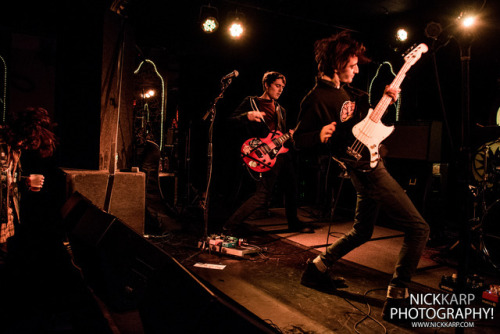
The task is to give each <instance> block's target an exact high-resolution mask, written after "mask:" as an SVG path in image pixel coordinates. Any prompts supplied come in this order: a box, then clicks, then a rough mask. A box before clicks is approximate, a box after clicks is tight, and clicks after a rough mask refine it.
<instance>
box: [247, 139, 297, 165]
mask: <svg viewBox="0 0 500 334" xmlns="http://www.w3.org/2000/svg"><path fill="white" fill-rule="evenodd" d="M291 137H292V135H291V134H290V132H288V133H285V134H283V133H281V132H280V131H273V132H271V133H269V134H268V135H267V137H265V138H250V139H248V140H246V141H245V142H244V143H243V145H242V146H241V157H242V158H243V161H244V162H245V164H246V165H247V166H248V167H249V168H250V169H251V170H253V171H255V172H259V173H261V172H267V171H269V170H271V168H273V166H274V164H275V163H276V158H277V157H278V154H281V153H286V152H288V148H286V147H284V146H283V143H284V142H286V141H287V140H288V139H290V138H291Z"/></svg>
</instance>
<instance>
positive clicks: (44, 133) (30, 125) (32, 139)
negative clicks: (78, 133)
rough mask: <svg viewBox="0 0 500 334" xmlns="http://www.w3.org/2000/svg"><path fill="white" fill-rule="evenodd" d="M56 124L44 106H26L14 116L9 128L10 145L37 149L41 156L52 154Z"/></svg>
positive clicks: (54, 144)
mask: <svg viewBox="0 0 500 334" xmlns="http://www.w3.org/2000/svg"><path fill="white" fill-rule="evenodd" d="M55 126H56V124H55V123H53V122H52V121H51V119H50V116H49V113H48V112H47V110H45V109H44V108H40V107H37V108H33V107H28V108H26V109H24V110H22V111H20V112H18V113H17V114H16V115H15V116H14V120H13V122H12V123H11V125H10V126H9V128H10V145H11V146H12V148H14V149H27V150H33V151H38V153H39V154H40V156H41V157H42V158H46V157H49V156H51V155H53V154H54V150H55V148H56V144H57V139H56V135H55V134H54V132H53V130H54V127H55Z"/></svg>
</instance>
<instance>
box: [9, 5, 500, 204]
mask: <svg viewBox="0 0 500 334" xmlns="http://www.w3.org/2000/svg"><path fill="white" fill-rule="evenodd" d="M204 5H208V2H207V1H199V0H193V1H162V0H142V1H139V0H128V1H115V2H112V1H98V0H87V1H80V2H78V3H74V2H69V1H56V0H52V1H44V2H35V1H24V2H16V3H15V4H14V3H9V4H8V6H7V4H3V5H2V7H3V8H2V10H1V14H0V15H1V16H0V29H1V30H0V54H1V55H3V56H4V58H5V59H6V60H7V63H8V64H9V67H8V78H9V81H8V93H9V94H8V97H9V98H8V99H7V103H8V104H7V107H8V108H7V110H8V112H10V113H14V112H15V111H16V110H19V109H20V108H24V107H25V106H27V105H42V106H44V107H46V108H47V109H49V111H50V112H51V113H52V114H53V117H54V119H55V121H56V122H57V123H58V124H59V127H58V135H59V137H60V142H61V144H60V147H59V149H58V155H57V161H58V164H59V165H60V166H63V167H76V168H86V169H97V168H98V166H99V133H100V124H101V119H100V118H101V104H100V101H101V97H102V94H103V88H102V80H103V79H102V78H103V75H104V73H106V71H107V70H108V68H104V67H103V52H106V51H107V52H113V50H115V49H114V48H115V45H103V41H105V40H106V39H105V38H104V37H103V36H105V35H106V34H107V33H108V31H107V30H109V29H110V28H109V27H110V24H107V25H106V24H104V22H109V21H110V20H111V21H113V23H114V26H113V25H111V26H112V27H114V28H115V29H116V27H119V26H120V25H121V24H123V25H124V26H125V27H126V34H127V38H128V40H129V41H131V42H129V43H128V44H127V48H128V50H129V54H130V55H131V57H130V58H129V59H128V63H129V64H130V65H129V67H128V68H127V69H126V70H127V71H129V72H130V71H131V70H133V69H134V68H135V66H137V65H138V64H139V63H140V61H141V60H143V59H151V60H153V61H154V62H155V63H156V65H157V67H158V70H159V72H160V73H161V74H162V75H163V76H164V78H165V80H166V83H167V102H166V103H167V114H166V123H165V126H166V128H168V127H170V126H171V124H172V122H171V121H172V119H173V118H174V117H175V115H176V113H178V115H179V127H178V129H177V130H176V140H177V143H176V147H175V153H172V152H170V151H169V152H170V153H169V154H172V156H171V157H170V159H171V164H170V166H169V168H170V169H173V171H175V172H179V175H180V179H181V182H180V183H179V188H180V189H179V190H180V193H181V194H185V193H186V192H187V189H194V190H195V193H196V192H199V193H203V191H204V190H203V189H204V187H205V184H206V168H207V166H206V163H207V162H206V147H207V141H208V139H207V138H208V122H206V121H203V120H202V117H203V116H204V115H205V113H206V111H207V110H208V108H209V107H210V106H211V104H212V102H213V101H214V99H215V97H217V96H218V94H219V93H220V78H222V76H224V75H225V74H227V73H229V72H231V71H233V70H235V69H236V70H238V72H239V76H238V77H237V78H235V79H234V80H233V82H232V84H231V85H230V86H229V88H228V89H227V91H226V92H225V95H224V98H223V99H222V100H220V101H219V103H218V104H217V109H216V110H217V114H216V121H215V124H216V126H215V132H214V152H215V158H214V160H215V161H214V173H215V174H214V189H215V190H216V191H219V192H220V193H221V194H222V195H226V194H227V193H230V192H232V191H234V188H235V187H237V185H235V182H236V181H235V182H232V180H233V177H239V176H240V175H241V169H240V168H239V162H238V152H237V151H235V149H237V148H238V147H239V145H240V144H239V143H234V142H232V141H231V133H230V131H228V128H227V124H226V122H225V120H226V119H227V117H228V115H229V114H230V113H231V112H232V111H233V110H234V108H235V107H236V106H237V105H238V104H239V102H240V101H241V100H242V99H243V98H244V97H245V96H247V95H260V94H261V92H262V88H261V77H262V74H263V73H264V72H265V71H268V70H275V71H279V72H282V73H283V74H285V75H286V77H287V86H286V89H285V92H284V93H283V95H282V97H281V98H280V102H281V104H282V105H283V106H285V107H286V109H287V110H288V122H289V125H290V126H294V125H295V122H296V118H297V114H298V111H299V105H300V101H301V99H302V98H303V96H304V95H305V94H306V93H307V92H308V91H309V90H310V89H311V88H312V86H313V85H314V80H315V75H316V69H315V63H314V58H313V43H314V41H316V40H317V39H320V38H323V37H327V36H329V35H331V34H332V33H335V32H337V31H339V30H340V29H342V28H347V29H350V30H352V32H353V35H354V36H355V37H356V38H358V39H360V40H362V41H363V42H364V43H365V44H366V46H367V48H368V54H369V56H370V57H371V58H372V59H373V62H372V63H371V64H368V65H364V66H362V67H361V69H360V70H361V73H360V74H359V75H358V76H357V77H356V79H355V82H354V85H355V86H357V87H359V88H361V89H363V90H368V87H369V83H370V81H371V79H372V78H373V76H374V74H375V72H376V70H377V68H378V65H379V64H381V63H382V62H384V61H390V62H391V63H392V64H393V66H394V70H395V71H396V72H397V71H398V70H399V68H400V66H401V65H402V63H403V59H402V54H403V53H404V52H405V51H406V50H407V49H409V48H410V47H411V45H413V44H418V43H422V42H423V43H426V44H428V45H429V47H430V51H429V52H428V53H427V54H425V55H423V57H422V59H421V60H420V61H419V62H418V63H417V64H415V65H414V66H413V67H412V69H411V70H410V71H409V73H408V74H407V77H406V78H405V81H404V82H403V85H402V90H403V93H402V100H401V101H402V104H401V110H400V119H401V120H402V121H408V122H416V121H442V122H444V124H445V125H448V126H447V127H446V126H445V127H444V128H443V134H442V143H439V144H441V145H442V148H443V149H442V158H441V160H442V161H444V162H451V163H454V162H455V158H456V157H455V155H454V152H457V151H460V148H461V146H462V145H463V144H464V143H463V140H462V139H463V137H462V125H463V122H462V105H463V104H462V100H461V99H462V96H463V94H462V92H463V84H462V76H461V65H462V64H461V58H460V46H462V47H464V46H465V45H467V43H468V42H470V45H471V55H472V58H471V61H470V89H467V91H470V101H471V103H470V124H471V125H472V138H471V147H472V150H473V151H474V150H475V149H476V148H477V147H478V146H480V145H482V144H484V143H485V142H486V141H488V140H491V139H492V138H491V135H490V134H489V133H488V134H487V133H486V132H483V131H482V130H481V129H480V128H478V127H477V126H476V124H477V123H479V124H481V125H485V126H486V125H492V124H494V117H495V113H496V110H497V109H498V107H499V106H500V94H499V90H500V85H499V81H498V80H499V76H500V73H499V71H500V66H499V61H500V47H499V41H498V38H497V36H498V32H499V31H498V30H499V29H498V27H497V19H498V14H499V12H500V10H499V4H498V2H497V1H452V0H449V1H448V0H446V1H430V0H429V1H413V0H405V1H389V0H376V1H368V0H367V1H361V0H358V1H326V0H322V1H307V2H306V1H299V0H292V1H282V0H273V1H270V0H267V1H264V0H262V1H228V0H218V1H211V2H210V5H211V6H213V7H216V8H217V9H218V16H219V21H220V22H221V27H220V28H219V30H218V31H217V32H215V33H213V34H210V35H208V34H204V33H203V32H202V31H201V29H200V28H199V23H200V22H199V17H200V8H201V6H204ZM116 7H121V10H120V13H119V14H117V13H116V11H115V12H112V11H111V10H110V8H116ZM463 10H471V11H479V12H480V16H479V21H480V24H479V25H478V26H477V27H476V29H475V31H474V32H473V34H472V37H473V38H472V40H468V39H467V38H466V39H464V38H463V36H462V34H461V33H459V32H458V31H457V30H456V18H457V17H458V16H459V14H460V13H461V12H462V11H463ZM235 11H237V12H238V13H240V14H243V15H244V16H243V20H244V22H245V24H246V26H247V27H248V28H247V30H246V31H245V35H244V36H243V37H242V38H241V39H240V40H231V39H230V38H228V37H227V34H226V31H225V27H224V23H225V22H226V21H227V20H228V19H229V15H230V14H231V13H232V12H235ZM110 17H111V19H110ZM429 22H437V23H439V24H440V25H441V26H442V27H443V28H445V30H444V32H443V33H442V34H441V35H440V36H439V38H438V40H437V41H435V40H433V39H431V38H428V37H426V36H425V33H424V31H425V28H426V26H427V24H428V23H429ZM399 26H404V27H406V28H407V29H408V30H409V32H410V38H409V40H408V41H407V42H406V43H404V44H398V43H397V42H396V41H395V40H394V33H395V28H396V27H399ZM109 50H111V51H109ZM434 59H435V63H434ZM112 65H114V64H112ZM438 78H439V81H438ZM130 80H132V81H133V80H134V79H130ZM381 85H382V83H381ZM440 91H441V93H442V94H441V95H440V94H439V92H440ZM127 98H128V102H127V104H126V105H127V106H130V105H131V103H132V98H131V97H128V96H125V99H127ZM441 99H442V100H441ZM374 101H375V102H376V101H377V98H374ZM441 101H442V102H443V103H442V104H441ZM389 121H390V120H389ZM447 129H449V131H448V130H447ZM476 130H477V131H476ZM188 135H190V136H191V137H190V143H191V145H190V146H189V147H188V145H187V140H186V138H187V137H188ZM493 136H495V135H493ZM132 141H133V140H132V139H129V140H128V142H127V145H132ZM452 143H453V145H452ZM409 149H411V148H409ZM125 151H127V152H131V151H133V149H132V150H125ZM188 157H189V158H190V159H189V160H188V159H187V158H188ZM124 161H126V162H125V163H122V165H121V167H123V168H130V167H132V166H133V165H134V163H135V161H134V159H133V158H130V157H126V159H124ZM188 168H189V170H190V173H189V175H188V174H187V170H188ZM464 168H465V167H464ZM230 180H231V181H230ZM191 186H192V188H191ZM190 200H191V198H187V201H190Z"/></svg>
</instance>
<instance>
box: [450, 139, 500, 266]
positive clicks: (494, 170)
mask: <svg viewBox="0 0 500 334" xmlns="http://www.w3.org/2000/svg"><path fill="white" fill-rule="evenodd" d="M499 154H500V138H499V139H498V140H496V141H493V142H490V143H486V144H484V145H483V146H481V147H480V148H479V149H478V151H477V153H476V157H475V161H474V162H473V174H474V177H475V179H476V181H477V183H478V184H477V185H469V187H468V188H469V191H470V193H471V195H472V196H473V198H474V199H473V201H472V202H473V205H474V207H473V211H472V215H473V217H472V218H471V219H469V220H468V222H467V223H468V224H469V225H468V226H469V228H468V230H469V231H470V233H471V235H472V242H471V243H470V247H471V249H473V250H474V251H475V252H476V253H477V254H479V255H480V256H481V257H482V259H483V260H484V261H485V262H486V263H487V264H489V265H490V266H491V267H492V268H493V269H495V270H500V199H498V198H497V197H498V191H497V189H498V188H497V186H498V185H497V183H498V182H499V181H500V177H499V175H498V172H499V171H500V166H496V165H495V164H497V163H500V161H499V159H498V157H499ZM460 241H461V240H460V239H459V240H457V241H455V243H453V244H452V245H451V246H450V247H449V248H448V249H447V250H448V251H452V250H453V249H455V248H456V247H457V246H458V245H459V244H460Z"/></svg>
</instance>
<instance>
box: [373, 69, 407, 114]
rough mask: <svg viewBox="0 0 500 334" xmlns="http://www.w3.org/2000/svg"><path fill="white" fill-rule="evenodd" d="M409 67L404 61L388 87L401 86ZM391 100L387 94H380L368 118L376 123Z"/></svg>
mask: <svg viewBox="0 0 500 334" xmlns="http://www.w3.org/2000/svg"><path fill="white" fill-rule="evenodd" d="M410 67H411V64H408V63H405V64H404V65H403V67H402V68H401V69H400V70H399V72H398V74H397V75H396V77H395V78H394V80H393V81H392V82H391V84H390V85H389V87H391V88H395V89H397V88H399V87H400V86H401V83H402V82H403V80H404V78H405V76H406V72H408V70H409V69H410ZM391 102H392V99H391V98H390V97H389V96H387V95H385V94H384V96H382V98H381V99H380V101H379V102H378V103H377V106H376V107H375V109H374V110H373V112H372V114H371V115H370V119H371V120H372V121H373V122H375V123H378V122H379V121H380V119H382V117H383V116H384V114H385V112H386V110H387V107H389V105H390V104H391Z"/></svg>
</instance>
